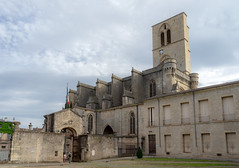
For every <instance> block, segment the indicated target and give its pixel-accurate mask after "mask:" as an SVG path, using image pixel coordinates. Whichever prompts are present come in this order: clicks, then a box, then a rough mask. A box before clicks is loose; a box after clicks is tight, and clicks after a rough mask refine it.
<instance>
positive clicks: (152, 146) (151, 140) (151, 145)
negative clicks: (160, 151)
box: [149, 135, 156, 155]
mask: <svg viewBox="0 0 239 168" xmlns="http://www.w3.org/2000/svg"><path fill="white" fill-rule="evenodd" d="M149 154H151V155H155V154H156V138H155V135H149Z"/></svg>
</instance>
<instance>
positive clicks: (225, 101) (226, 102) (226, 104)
mask: <svg viewBox="0 0 239 168" xmlns="http://www.w3.org/2000/svg"><path fill="white" fill-rule="evenodd" d="M222 105H223V118H224V120H233V119H235V112H234V103H233V97H232V96H229V97H223V98H222Z"/></svg>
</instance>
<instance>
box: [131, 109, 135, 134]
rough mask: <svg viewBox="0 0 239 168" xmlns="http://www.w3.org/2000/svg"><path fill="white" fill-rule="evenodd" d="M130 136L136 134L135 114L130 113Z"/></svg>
mask: <svg viewBox="0 0 239 168" xmlns="http://www.w3.org/2000/svg"><path fill="white" fill-rule="evenodd" d="M130 134H135V116H134V113H133V112H131V113H130Z"/></svg>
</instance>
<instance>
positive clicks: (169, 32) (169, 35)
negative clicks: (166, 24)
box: [167, 29, 171, 44]
mask: <svg viewBox="0 0 239 168" xmlns="http://www.w3.org/2000/svg"><path fill="white" fill-rule="evenodd" d="M169 43H171V31H170V30H169V29H168V31H167V44H169Z"/></svg>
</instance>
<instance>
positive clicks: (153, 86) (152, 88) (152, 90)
mask: <svg viewBox="0 0 239 168" xmlns="http://www.w3.org/2000/svg"><path fill="white" fill-rule="evenodd" d="M149 96H150V97H153V96H156V83H155V81H154V80H151V81H150V86H149Z"/></svg>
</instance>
